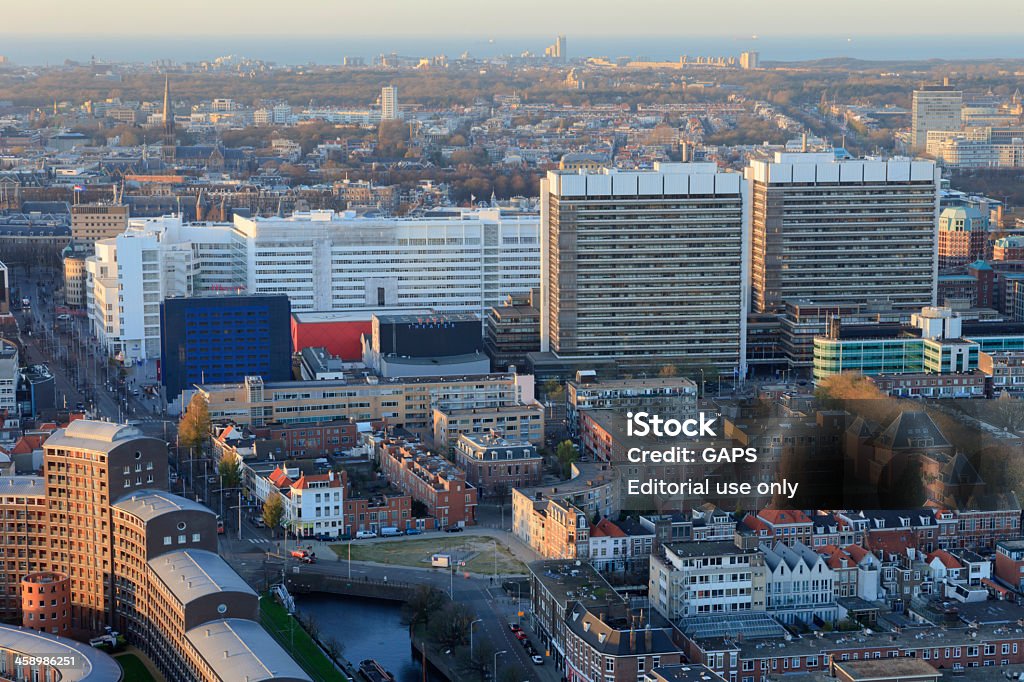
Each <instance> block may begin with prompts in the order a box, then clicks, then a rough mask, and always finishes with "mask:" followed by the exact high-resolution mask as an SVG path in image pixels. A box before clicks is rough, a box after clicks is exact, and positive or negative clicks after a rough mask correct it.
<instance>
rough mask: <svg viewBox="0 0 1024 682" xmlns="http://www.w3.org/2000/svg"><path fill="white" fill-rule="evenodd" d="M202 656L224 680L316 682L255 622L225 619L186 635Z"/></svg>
mask: <svg viewBox="0 0 1024 682" xmlns="http://www.w3.org/2000/svg"><path fill="white" fill-rule="evenodd" d="M185 637H186V638H187V639H188V641H189V642H191V644H192V646H194V647H195V648H196V651H197V652H199V655H200V656H202V657H203V659H204V660H205V661H206V663H207V664H208V665H209V666H210V667H211V668H213V671H214V673H216V675H217V677H218V678H220V679H222V680H245V682H260V681H261V680H302V681H303V682H312V680H310V678H309V676H308V675H306V673H305V672H304V671H303V670H302V668H300V667H299V664H298V663H296V662H295V661H294V660H293V659H292V658H291V656H289V655H288V654H287V652H285V650H284V649H282V648H281V645H280V644H278V643H277V641H275V640H274V639H273V638H272V637H271V636H270V634H269V633H268V632H267V631H266V630H265V629H263V626H262V625H260V624H259V623H257V622H256V621H252V620H243V619H241V618H225V619H222V620H215V621H211V622H209V623H204V624H202V625H200V626H198V627H194V628H192V629H191V630H189V631H187V632H186V633H185Z"/></svg>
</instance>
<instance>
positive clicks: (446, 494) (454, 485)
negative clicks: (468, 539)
mask: <svg viewBox="0 0 1024 682" xmlns="http://www.w3.org/2000/svg"><path fill="white" fill-rule="evenodd" d="M375 454H376V457H377V459H378V461H379V463H380V468H381V471H383V472H384V475H385V476H386V477H387V479H388V481H389V482H390V483H391V484H392V485H393V486H395V487H396V488H398V489H399V490H401V491H402V492H404V493H406V494H408V495H410V496H411V497H412V499H414V500H418V501H420V502H422V503H423V504H424V505H425V506H426V508H427V513H428V514H430V515H431V516H433V517H434V518H435V519H437V523H438V525H439V526H441V527H447V526H471V525H473V524H475V523H476V505H477V489H476V488H475V487H473V486H472V485H471V484H469V483H467V482H466V473H465V472H464V471H462V470H461V469H459V468H458V467H456V466H455V465H454V464H452V463H451V462H449V461H448V460H446V459H445V458H444V457H441V456H440V455H437V454H434V453H432V452H430V451H429V450H427V449H426V448H424V447H423V446H422V445H421V444H419V443H409V442H406V441H404V440H402V439H399V438H388V439H386V440H384V441H382V442H380V443H378V445H377V449H376V453H375Z"/></svg>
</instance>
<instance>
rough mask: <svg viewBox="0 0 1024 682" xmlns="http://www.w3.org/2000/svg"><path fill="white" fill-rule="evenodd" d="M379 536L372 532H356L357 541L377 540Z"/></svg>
mask: <svg viewBox="0 0 1024 682" xmlns="http://www.w3.org/2000/svg"><path fill="white" fill-rule="evenodd" d="M375 537H377V534H376V533H374V532H373V531H372V530H360V531H356V540H366V539H368V538H375Z"/></svg>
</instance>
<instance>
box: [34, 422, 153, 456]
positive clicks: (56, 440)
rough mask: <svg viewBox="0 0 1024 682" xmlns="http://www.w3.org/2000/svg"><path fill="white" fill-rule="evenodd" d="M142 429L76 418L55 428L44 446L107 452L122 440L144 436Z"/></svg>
mask: <svg viewBox="0 0 1024 682" xmlns="http://www.w3.org/2000/svg"><path fill="white" fill-rule="evenodd" d="M144 437H145V436H144V435H143V433H142V431H140V430H139V429H137V428H136V427H134V426H128V425H127V424H115V423H113V422H100V421H93V420H91V419H76V420H75V421H73V422H71V423H70V424H68V425H67V427H66V428H63V429H57V430H56V431H54V432H53V434H52V435H51V436H50V437H49V438H47V439H46V443H45V445H46V447H48V448H54V447H63V448H80V449H82V450H92V451H96V452H109V451H110V450H113V449H114V448H115V447H117V446H118V445H120V444H121V442H123V441H127V440H130V439H132V438H144Z"/></svg>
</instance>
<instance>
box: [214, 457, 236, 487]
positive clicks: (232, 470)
mask: <svg viewBox="0 0 1024 682" xmlns="http://www.w3.org/2000/svg"><path fill="white" fill-rule="evenodd" d="M217 473H218V474H220V477H221V482H222V484H223V486H222V487H224V488H237V487H238V484H239V483H240V482H241V480H242V465H241V464H239V462H238V457H237V456H236V455H234V454H233V453H231V452H225V453H224V454H223V455H221V458H220V461H219V462H217Z"/></svg>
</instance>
